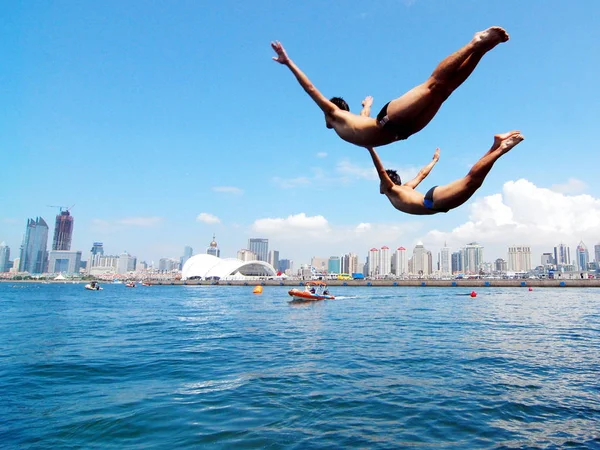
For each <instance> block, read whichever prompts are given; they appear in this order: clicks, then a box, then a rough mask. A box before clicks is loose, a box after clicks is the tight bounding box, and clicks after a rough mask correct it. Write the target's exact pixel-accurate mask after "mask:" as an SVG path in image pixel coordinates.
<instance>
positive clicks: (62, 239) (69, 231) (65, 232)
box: [52, 207, 73, 250]
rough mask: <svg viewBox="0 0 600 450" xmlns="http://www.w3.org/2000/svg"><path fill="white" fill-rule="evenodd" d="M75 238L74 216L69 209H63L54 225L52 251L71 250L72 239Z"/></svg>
mask: <svg viewBox="0 0 600 450" xmlns="http://www.w3.org/2000/svg"><path fill="white" fill-rule="evenodd" d="M72 237H73V216H72V215H71V213H70V212H69V210H68V209H66V208H64V210H63V208H62V207H61V209H60V214H57V216H56V224H55V225H54V239H53V240H52V250H71V239H72Z"/></svg>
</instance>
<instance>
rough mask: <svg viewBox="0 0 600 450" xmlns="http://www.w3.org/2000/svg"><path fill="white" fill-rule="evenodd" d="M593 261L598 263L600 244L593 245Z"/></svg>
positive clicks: (599, 261) (599, 260) (599, 259)
mask: <svg viewBox="0 0 600 450" xmlns="http://www.w3.org/2000/svg"><path fill="white" fill-rule="evenodd" d="M594 261H596V262H597V263H600V244H596V245H594Z"/></svg>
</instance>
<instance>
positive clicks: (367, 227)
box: [356, 223, 372, 233]
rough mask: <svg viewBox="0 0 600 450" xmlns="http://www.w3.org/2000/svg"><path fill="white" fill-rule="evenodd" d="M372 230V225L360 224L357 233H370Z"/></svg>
mask: <svg viewBox="0 0 600 450" xmlns="http://www.w3.org/2000/svg"><path fill="white" fill-rule="evenodd" d="M371 228H372V227H371V224H370V223H359V224H358V225H357V226H356V231H357V232H359V233H364V232H365V231H369V230H370V229H371Z"/></svg>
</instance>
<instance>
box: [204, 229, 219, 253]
mask: <svg viewBox="0 0 600 450" xmlns="http://www.w3.org/2000/svg"><path fill="white" fill-rule="evenodd" d="M206 254H207V255H213V256H216V257H217V258H220V257H221V250H219V246H218V245H217V241H215V235H214V234H213V239H212V241H211V242H210V244H209V245H208V248H207V249H206Z"/></svg>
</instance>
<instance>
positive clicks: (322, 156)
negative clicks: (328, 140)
mask: <svg viewBox="0 0 600 450" xmlns="http://www.w3.org/2000/svg"><path fill="white" fill-rule="evenodd" d="M317 158H327V153H325V152H319V153H317Z"/></svg>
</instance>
